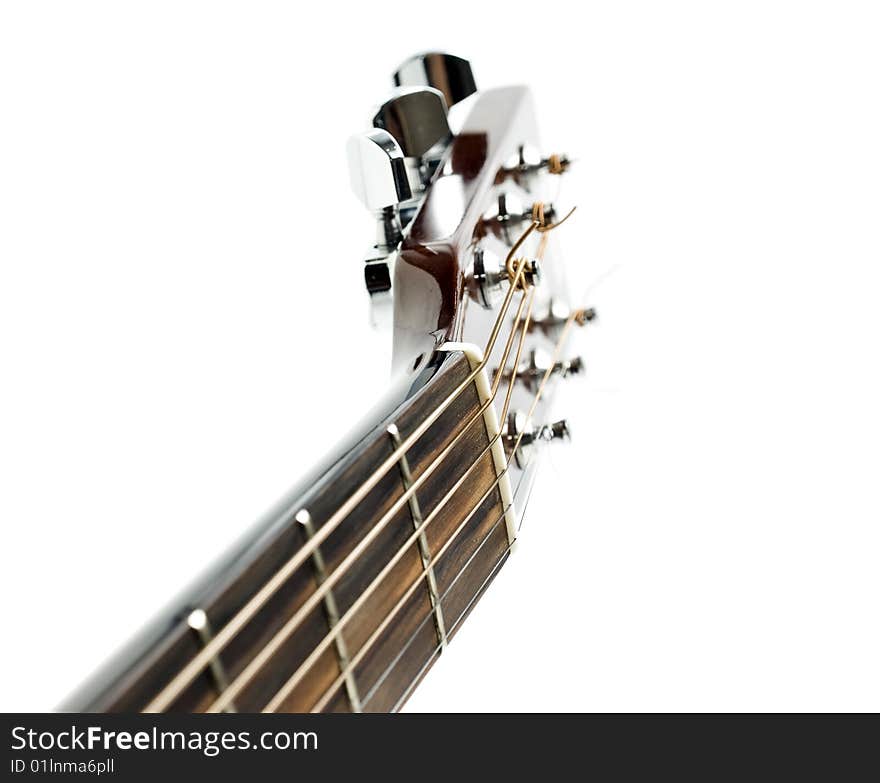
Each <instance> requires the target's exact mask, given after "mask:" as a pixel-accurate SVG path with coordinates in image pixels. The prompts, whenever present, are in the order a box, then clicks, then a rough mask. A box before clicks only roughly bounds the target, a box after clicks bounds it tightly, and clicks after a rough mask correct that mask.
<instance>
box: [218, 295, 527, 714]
mask: <svg viewBox="0 0 880 783" xmlns="http://www.w3.org/2000/svg"><path fill="white" fill-rule="evenodd" d="M526 298H527V297H526V295H525V294H524V295H523V297H522V298H521V300H520V304H519V307H518V309H517V314H516V321H515V323H516V325H515V326H514V328H513V329H512V330H511V333H510V337H509V338H508V341H507V345H506V346H505V351H504V356H503V357H502V360H501V361H502V364H503V365H504V366H506V364H507V360H508V358H509V355H510V348H511V347H512V344H513V339H514V338H515V337H516V335H517V331H518V323H519V320H520V319H521V318H522V308H523V305H524V304H525V302H526ZM523 334H525V332H523ZM521 342H522V341H521ZM498 386H499V384H497V383H496V384H495V387H494V388H493V390H492V395H491V396H490V397H489V399H487V400H486V402H485V403H484V404H483V405H482V406H481V407H480V408H479V409H478V411H477V413H476V414H475V415H474V417H473V418H471V420H470V421H468V422H467V424H466V425H465V426H464V427H463V429H462V430H461V432H459V433H458V435H457V436H456V437H455V438H454V439H453V440H452V441H451V442H450V443H449V444H448V445H447V446H446V447H445V448H444V449H443V451H442V452H441V453H440V454H439V455H438V456H437V458H436V459H435V460H434V461H433V462H432V463H431V464H430V465H428V467H427V468H426V469H425V470H424V471H423V472H422V474H421V475H420V476H419V478H418V479H417V480H416V481H414V482H413V483H412V484H411V485H410V487H409V489H408V491H407V492H405V493H404V494H403V495H402V496H401V497H400V498H399V499H398V500H397V501H396V502H395V503H393V504H392V506H391V507H390V508H389V509H388V511H386V512H385V514H383V516H382V517H380V519H379V521H378V522H376V524H375V525H374V526H373V528H371V529H370V531H369V532H368V533H367V534H366V535H365V536H364V537H363V538H362V539H361V540H360V541H359V542H358V543H357V545H356V546H355V547H354V548H353V549H352V550H351V552H349V553H348V555H346V557H345V558H344V559H343V560H342V561H341V562H340V563H339V565H338V566H336V568H335V569H334V570H333V571H332V572H331V573H330V574H328V575H327V576H325V578H324V579H323V580H322V582H321V585H320V586H319V588H318V589H317V590H316V591H315V592H314V593H312V595H310V596H309V598H308V599H307V600H306V601H305V602H304V603H303V604H302V606H300V607H299V608H298V609H297V610H296V611H295V612H294V614H293V615H292V616H291V617H290V618H289V619H288V620H287V622H286V623H285V624H284V625H283V626H282V627H281V628H280V629H279V630H278V631H277V632H276V633H275V634H274V635H273V636H272V638H271V639H270V640H269V641H268V642H267V643H266V644H265V645H264V646H263V647H262V649H261V650H260V651H259V652H258V653H257V655H255V656H254V658H252V659H251V660H250V661H249V662H248V664H247V666H245V668H244V669H243V670H242V671H241V672H240V673H239V674H238V676H237V677H236V678H235V679H234V680H233V681H232V682H231V683H229V684H228V685H227V686H226V688H224V689H223V691H222V692H221V693H220V695H219V696H218V698H217V699H216V700H215V701H214V702H212V704H211V705H210V706H209V707H208V708H207V710H206V711H207V712H219V711H220V710H222V709H224V708H225V707H227V706H228V705H229V704H230V703H231V702H232V701H234V700H235V698H236V696H237V695H238V694H239V693H241V691H242V690H243V689H244V688H245V687H246V686H247V685H248V684H249V683H250V682H251V681H252V680H253V678H254V677H255V676H256V675H257V674H259V672H260V670H261V669H262V668H263V666H265V665H266V663H267V662H268V661H269V660H270V659H271V657H272V656H273V655H274V654H275V653H276V652H277V651H278V649H279V648H280V647H281V645H282V644H284V642H285V641H286V640H287V639H288V638H289V637H290V635H291V634H292V633H293V632H294V631H295V630H296V629H297V628H298V627H299V626H300V625H301V624H302V623H303V621H304V620H305V619H306V618H307V617H308V615H309V614H310V613H311V612H312V610H313V609H314V608H315V607H316V606H317V605H318V603H319V602H320V601H321V600H322V599H323V598H324V596H326V595H327V594H328V593H329V592H330V590H331V589H332V588H333V586H334V585H335V584H336V582H338V581H339V580H340V579H341V578H342V577H343V576H345V575H346V573H347V572H348V570H349V569H350V567H351V565H352V564H354V563H355V562H356V561H357V560H358V558H359V557H360V556H361V555H362V554H363V552H364V551H365V550H366V549H367V547H368V546H369V545H370V544H371V543H372V542H373V541H374V540H375V539H376V538H377V537H378V535H379V534H380V533H381V532H382V530H384V529H385V527H387V526H388V524H390V523H391V521H392V520H393V519H394V516H395V515H396V514H397V512H398V511H399V510H400V509H401V508H402V507H403V505H404V504H405V503H406V502H407V501H408V499H409V497H410V495H412V494H413V492H415V490H416V489H418V487H419V486H421V484H422V483H424V481H425V480H427V479H428V478H429V476H430V475H431V474H432V473H433V472H434V469H435V468H436V467H437V466H439V465H440V464H441V463H442V461H443V460H444V458H445V457H446V456H447V455H448V454H449V453H450V452H451V451H452V449H453V448H454V447H455V445H456V444H457V443H458V441H459V440H460V439H461V438H462V437H463V435H464V434H465V433H466V432H467V431H468V430H469V429H470V428H471V426H473V424H475V423H476V422H477V421H479V420H480V418H481V417H482V413H483V412H485V410H486V409H487V408H488V407H489V405H490V404H491V402H492V400H493V399H494V397H495V395H496V394H497V390H498ZM493 443H494V441H493ZM490 448H491V444H490V446H488V447H487V448H486V450H485V452H484V453H487V452H488V450H489V449H490ZM475 464H477V463H474V465H475ZM474 465H471V466H470V467H469V468H468V471H467V472H468V473H469V472H470V470H471V469H472V468H473V467H474ZM464 478H465V477H462V479H460V480H459V483H458V484H456V487H455V488H457V487H458V486H460V485H461V482H463V479H464ZM452 495H453V492H452V491H450V492H448V493H447V495H446V496H445V497H444V498H443V501H442V505H445V504H446V502H448V500H449V499H450V498H451V497H452ZM441 507H442V506H441ZM439 511H440V508H437V509H435V511H434V512H432V514H431V516H430V517H429V519H427V520H425V521H424V522H423V523H422V524H421V525H420V526H419V528H417V529H416V530H414V531H413V532H412V534H411V535H410V538H409V539H407V542H406V544H405V547H404V549H403V550H399V551H398V553H397V554H396V555H395V556H394V558H392V559H391V560H390V561H389V562H388V563H387V564H386V565H385V567H384V568H383V569H382V571H381V572H380V573H379V575H378V576H377V577H376V578H374V580H373V582H371V583H370V584H369V585H368V586H367V588H365V590H364V591H363V592H362V594H361V595H360V596H359V597H358V599H357V601H356V602H355V604H354V605H353V606H352V607H351V608H350V609H349V610H348V612H346V614H345V615H343V616H342V617H341V618H339V620H338V621H337V622H336V623H335V624H334V629H335V630H337V631H338V630H341V629H342V628H343V627H344V625H345V623H347V622H348V621H349V620H350V619H351V617H352V616H353V615H354V612H355V611H356V609H357V608H359V607H360V606H362V605H363V604H364V603H365V602H366V600H367V598H369V596H370V594H371V592H372V590H373V589H375V588H376V587H378V585H379V583H380V582H381V580H382V579H383V578H384V577H385V576H387V574H388V573H390V571H391V570H392V568H393V567H394V566H395V565H396V564H397V562H398V561H399V560H400V558H401V557H402V556H403V555H404V554H405V553H406V551H405V548H406V547H407V546H408V545H409V544H411V543H412V542H414V541H416V540H418V536H419V535H420V534H421V532H422V531H423V530H424V528H425V527H426V526H427V524H429V522H430V521H431V520H433V519H434V518H435V516H436V513H437V512H439ZM335 636H336V634H333V635H331V636H329V637H325V639H324V640H323V641H325V642H327V643H328V644H329V642H330V641H332V640H333V639H334V638H335ZM324 649H325V647H321V646H320V645H319V647H317V648H315V649H314V650H313V651H312V654H311V655H310V657H309V659H308V660H310V661H311V660H312V659H313V657H314V660H317V656H318V655H319V654H320V653H321V652H323V650H324Z"/></svg>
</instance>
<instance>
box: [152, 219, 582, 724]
mask: <svg viewBox="0 0 880 783" xmlns="http://www.w3.org/2000/svg"><path fill="white" fill-rule="evenodd" d="M566 217H568V216H566ZM557 225H559V224H558V223H556V224H552V225H550V226H542V225H540V223H539V222H538V221H533V222H532V223H531V224H530V225H529V227H528V228H527V229H526V230H525V231H524V232H523V234H522V235H521V236H520V238H519V239H518V240H517V241H516V242H515V243H514V245H513V247H512V248H511V250H510V252H509V254H508V259H507V262H506V263H507V264H509V263H510V260H511V258H512V257H513V256H514V254H515V253H516V251H517V250H518V249H519V247H521V246H522V244H523V243H524V242H525V240H526V239H527V238H528V236H529V235H530V234H531V232H532V231H534V230H535V229H538V230H540V231H541V233H542V234H543V236H542V242H541V245H540V253H543V251H544V248H545V241H544V240H545V239H546V235H547V233H549V231H550V230H552V229H553V228H555V227H556V226H557ZM527 261H528V259H527V258H525V257H523V258H521V259H520V261H519V263H518V264H516V266H515V269H516V272H515V274H514V275H513V276H512V279H511V285H510V289H509V290H508V292H507V295H506V296H505V299H504V303H503V305H502V307H501V312H500V313H499V315H498V318H497V319H496V321H495V324H494V325H493V328H492V331H491V334H490V338H489V342H488V345H487V347H486V351H485V354H484V357H483V359H482V361H481V362H479V363H478V364H477V366H476V367H474V368H473V370H472V371H471V373H470V374H469V375H468V377H467V378H466V379H465V380H464V381H462V383H461V384H460V385H459V386H458V387H457V388H456V389H455V390H454V391H453V392H452V394H451V395H450V396H449V397H447V398H446V400H444V401H443V402H442V403H441V404H440V405H439V406H437V408H435V410H434V411H433V412H432V413H431V414H429V416H428V417H426V419H425V420H424V421H423V422H421V423H420V425H419V426H418V427H416V429H415V430H414V431H413V433H411V434H410V435H409V436H408V437H407V438H406V439H405V440H404V441H403V442H402V443H401V445H400V446H398V448H397V449H395V450H394V453H393V454H392V457H391V458H389V459H387V460H386V461H385V462H384V463H383V464H382V465H380V467H379V468H378V469H377V471H376V473H374V474H373V475H372V476H371V477H370V478H369V479H367V480H366V481H365V482H364V483H363V484H362V485H361V487H360V488H359V489H358V490H357V491H356V492H355V493H354V494H353V495H352V496H351V497H350V498H349V499H348V501H346V503H344V504H343V505H342V507H340V509H338V510H337V511H336V512H335V513H334V514H333V515H331V517H330V519H328V521H327V522H326V523H325V525H324V526H323V527H322V528H320V530H319V531H318V533H317V534H316V535H315V536H314V537H312V538H311V539H310V541H309V544H308V545H306V546H305V547H304V548H302V549H301V550H300V551H299V552H298V553H297V554H296V555H294V556H293V557H292V558H291V559H290V560H289V561H287V563H286V564H285V565H284V566H282V568H281V569H280V570H279V571H278V572H276V573H275V574H274V575H273V577H271V578H270V579H269V580H268V582H267V583H266V584H265V585H264V586H263V587H262V588H261V590H259V591H258V592H257V593H256V594H255V595H254V596H252V598H251V599H250V600H249V601H248V603H247V604H245V606H244V607H243V608H242V609H241V610H239V612H238V613H237V614H236V615H234V616H233V617H232V618H231V619H230V620H229V621H228V622H227V623H226V625H225V626H224V627H223V629H221V631H220V632H219V633H218V634H217V635H216V636H215V637H214V639H213V640H212V641H211V642H209V643H208V644H207V645H205V647H204V648H203V649H202V650H201V651H200V653H198V654H197V655H196V656H195V658H194V659H193V660H191V661H190V662H189V664H187V665H186V666H184V668H183V669H182V670H181V671H180V672H179V673H178V674H177V675H176V676H175V677H174V678H173V679H172V680H171V681H170V682H169V683H168V684H167V685H166V686H165V687H164V688H163V689H162V690H161V691H160V693H159V694H158V695H157V696H156V697H155V698H154V699H153V700H152V701H151V702H150V703H149V704H148V705H147V707H146V708H145V711H147V712H156V711H162V710H164V709H166V708H167V707H168V706H170V704H171V703H172V702H173V701H174V699H176V698H177V697H178V696H179V695H180V693H182V691H183V690H184V689H185V688H186V687H187V685H188V684H189V683H190V682H192V680H193V679H194V678H195V677H196V676H197V675H198V674H199V672H201V671H202V670H203V669H204V667H205V665H206V664H208V663H210V661H211V660H213V657H212V656H215V655H217V654H218V653H219V651H220V650H222V649H223V648H224V647H225V645H226V644H228V643H229V641H230V640H231V639H232V638H234V636H235V635H236V634H237V633H238V632H239V631H240V630H241V628H242V627H243V626H244V625H245V624H246V623H247V622H248V620H249V619H250V618H251V617H252V616H253V614H255V613H256V611H258V610H259V608H260V607H261V606H263V605H264V604H265V602H266V601H267V600H268V599H269V597H271V596H272V595H274V593H275V592H276V591H277V590H278V589H279V587H280V585H281V584H283V583H284V581H285V580H286V579H287V578H289V576H290V574H292V573H293V572H294V571H295V570H296V568H298V567H299V566H300V565H301V564H302V562H303V561H304V559H305V555H307V554H309V553H311V552H313V551H314V550H315V549H316V548H317V546H318V545H319V544H320V543H321V541H322V540H324V539H325V538H326V537H327V536H328V535H329V534H330V533H331V532H332V530H333V529H335V527H336V526H338V525H339V524H340V523H341V522H342V520H343V519H344V518H345V516H346V515H347V514H348V513H350V510H351V508H353V507H354V506H356V504H357V502H358V499H359V498H360V497H361V496H362V495H363V494H365V492H366V491H368V489H369V488H370V487H371V486H374V485H375V484H376V483H377V482H378V480H379V478H381V476H382V475H384V474H385V473H387V468H388V465H389V464H393V463H391V462H390V461H391V459H393V458H394V457H395V455H397V454H398V452H405V450H406V449H407V447H408V445H409V444H411V443H413V442H415V441H416V440H417V439H418V438H419V437H421V435H423V434H424V432H425V431H426V430H427V428H428V426H430V424H431V423H432V422H433V421H435V420H436V419H437V418H438V417H439V415H440V414H441V413H442V411H443V410H445V409H446V408H447V407H448V406H449V405H450V404H451V403H452V402H453V401H454V400H455V399H456V398H457V397H458V396H459V395H460V394H461V393H462V392H463V391H464V389H466V388H467V387H468V386H469V384H470V382H471V381H472V380H473V378H474V377H476V375H477V374H478V373H480V372H482V370H483V369H484V368H485V366H486V363H487V362H488V360H489V358H490V356H491V353H492V350H493V348H494V345H495V343H496V341H497V338H498V335H499V333H500V329H501V326H502V324H503V322H504V318H505V316H506V313H507V310H508V309H509V305H510V302H511V300H512V297H513V294H514V292H515V291H516V290H519V289H520V288H521V289H522V290H523V292H524V293H523V297H522V298H521V301H520V308H519V310H518V313H517V321H516V323H517V324H518V322H519V318H520V317H521V312H522V304H523V300H524V299H525V290H526V285H525V283H524V281H523V279H522V278H523V274H524V270H525V267H526V264H527ZM515 330H516V326H514V328H513V329H512V330H511V339H512V336H513V335H514V334H515ZM510 346H511V342H510V339H509V340H508V343H507V346H506V347H505V351H504V358H503V361H502V366H506V362H507V358H508V356H509V350H510ZM497 388H498V386H497V383H496V384H494V388H493V398H494V395H495V394H496V393H497ZM508 397H509V395H508ZM489 404H490V401H487V403H486V405H485V406H483V407H482V409H481V411H480V413H483V412H484V411H485V409H486V408H487V407H488V405H489ZM478 417H479V414H478V415H477V416H475V417H474V420H476V419H478ZM470 423H473V421H472V422H470ZM470 423H469V424H470ZM468 426H469V425H468ZM463 434H464V432H462V433H460V434H459V436H458V437H459V438H460V437H461V436H462V435H463ZM456 440H458V438H456ZM453 445H454V444H450V446H449V447H448V448H447V449H445V450H444V451H443V452H442V453H441V454H440V455H439V456H438V457H437V459H435V460H434V462H432V463H431V465H429V466H428V468H426V470H425V471H424V473H423V475H422V476H420V477H419V478H418V479H417V480H416V481H415V482H414V483H413V485H412V486H410V487H409V488H408V490H407V491H406V492H405V493H404V495H403V496H402V497H401V498H400V500H399V501H398V504H396V505H397V508H394V509H392V510H391V511H390V512H389V516H390V515H393V514H394V513H396V511H397V510H399V508H400V507H402V505H403V503H404V502H405V501H406V500H408V498H409V497H410V496H411V495H412V494H413V493H414V492H415V491H416V490H417V489H418V487H419V486H420V485H421V484H422V483H423V481H424V480H425V479H427V478H428V476H429V475H430V473H432V472H433V470H434V469H435V468H436V467H437V466H438V465H439V464H440V463H441V462H442V460H443V459H444V458H445V457H446V456H447V455H448V453H449V452H450V451H451V449H452V446H453ZM328 582H329V580H328ZM324 586H326V589H327V590H329V588H330V586H331V584H329V583H325V585H324ZM315 602H317V599H316V601H315ZM261 652H265V653H271V651H270V650H264V651H261ZM268 657H269V655H268V654H267V655H265V656H261V661H259V662H254V663H255V665H254V667H253V668H252V669H251V670H250V673H252V672H253V671H255V670H257V669H258V668H259V667H260V666H261V665H262V664H263V663H264V662H265V660H268ZM221 698H223V697H221Z"/></svg>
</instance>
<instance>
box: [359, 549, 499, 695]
mask: <svg viewBox="0 0 880 783" xmlns="http://www.w3.org/2000/svg"><path fill="white" fill-rule="evenodd" d="M510 550H511V546H510V544H508V545H507V547H506V548H505V549H504V551H503V552H502V553H501V557H499V558H498V560H497V561H496V563H495V565H494V566H493V567H492V570H491V571H490V572H489V575H488V576H487V577H486V578H485V579H484V580H483V581H482V583H481V584H480V586H479V587H478V588H477V591H476V592H475V593H474V596H473V598H471V600H470V601H468V604H467V606H466V607H465V609H464V611H463V612H462V613H461V615H460V616H459V617H458V619H457V620H456V621H455V622H454V623H453V624H452V626H451V627H450V628H449V632H448V633H449V635H450V636H451V635H452V634H453V633H455V629H456V628H458V626H459V624H460V623H461V622H462V620H464V618H465V617H467V615H468V612H469V611H470V608H471V607H472V606H473V605H474V603H475V602H476V601H477V599H478V598H479V597H480V595H482V592H483V590H484V589H485V588H486V586H487V585H488V584H489V582H491V581H492V579H493V578H494V577H495V574H496V573H497V572H498V569H499V568H501V566H502V565H503V564H504V561H505V558H506V557H507V555H508V554H509V553H510ZM442 649H443V648H442V647H441V646H440V645H437V646H436V647H435V648H434V649H433V650H432V651H431V654H430V655H429V656H428V660H427V661H425V663H424V665H423V666H422V668H421V669H419V673H418V674H417V675H416V676H415V677H414V678H413V681H412V682H411V683H410V684H409V687H408V688H407V689H406V690H405V691H404V692H403V694H402V695H401V697H400V698H399V699H398V700H397V702H396V703H395V705H394V706H393V707H392V708H391V709H390V710H389V712H398V711H399V710H400V708H401V707H402V706H403V705H404V703H405V702H406V700H407V699H408V698H409V695H410V694H411V693H412V691H413V689H414V688H415V687H416V685H418V684H419V682H420V681H421V679H422V676H423V675H424V674H425V672H426V671H427V670H428V667H429V666H430V665H431V663H432V662H433V661H434V658H436V657H437V656H438V655H439V654H440V651H441V650H442ZM373 695H374V694H371V695H370V698H372V696H373ZM365 703H366V702H364V704H365Z"/></svg>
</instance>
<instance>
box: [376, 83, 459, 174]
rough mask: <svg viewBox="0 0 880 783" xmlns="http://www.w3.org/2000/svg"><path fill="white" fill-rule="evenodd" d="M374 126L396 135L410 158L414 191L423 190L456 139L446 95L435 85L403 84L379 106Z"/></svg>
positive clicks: (396, 138)
mask: <svg viewBox="0 0 880 783" xmlns="http://www.w3.org/2000/svg"><path fill="white" fill-rule="evenodd" d="M373 126H374V127H376V128H382V129H384V130H386V131H388V133H390V134H391V135H392V136H393V137H394V139H395V140H396V141H397V143H398V144H399V145H400V149H401V151H402V152H403V154H404V156H405V157H406V158H407V159H409V160H408V163H409V164H410V165H408V170H409V171H410V172H411V174H410V184H411V186H412V188H413V190H414V191H419V190H422V189H423V188H424V187H425V185H426V184H427V182H428V181H429V180H430V178H431V175H432V174H433V173H434V170H435V169H436V167H437V164H438V163H439V161H440V159H441V157H442V155H443V150H444V149H445V148H446V146H447V144H448V143H449V140H450V139H451V138H452V131H450V130H449V122H448V120H447V119H446V101H445V100H444V99H443V94H442V93H441V92H440V91H439V90H435V89H433V88H431V87H401V88H400V89H398V90H397V91H396V92H395V93H394V94H393V95H392V96H391V97H390V98H389V99H388V100H387V101H385V103H383V104H382V105H381V106H380V107H379V109H378V110H377V112H376V114H375V116H374V117H373Z"/></svg>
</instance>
